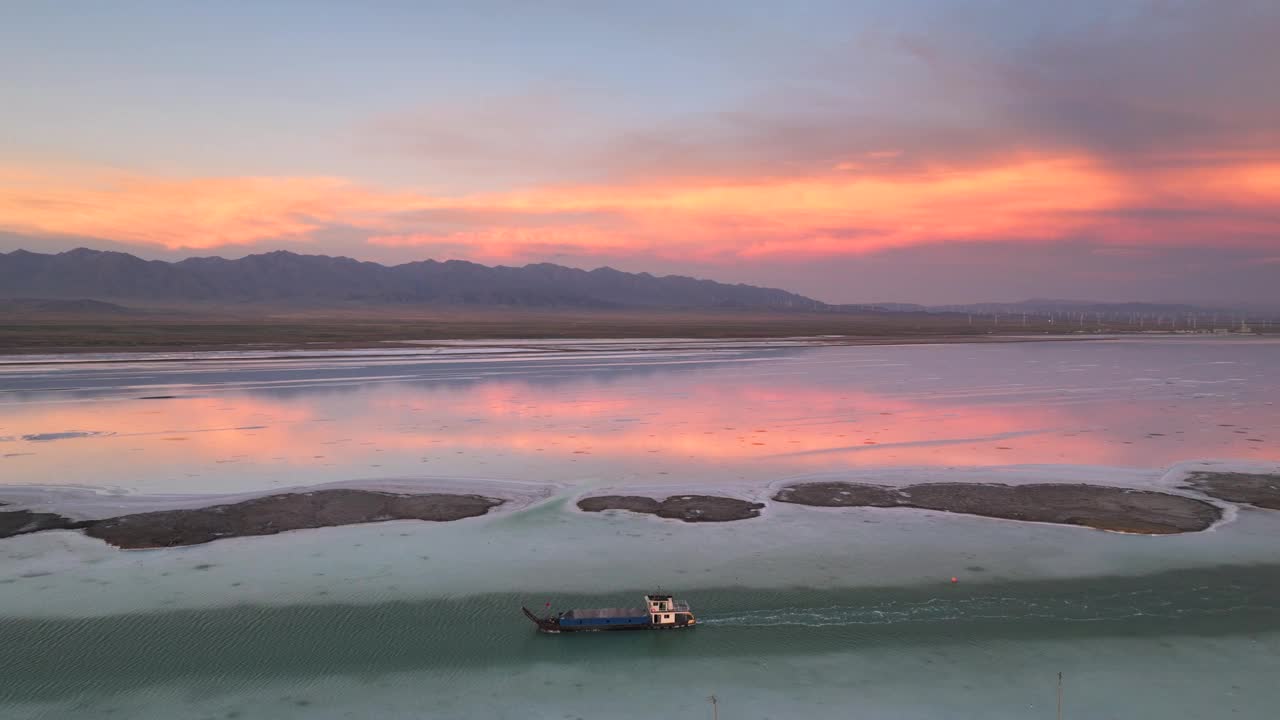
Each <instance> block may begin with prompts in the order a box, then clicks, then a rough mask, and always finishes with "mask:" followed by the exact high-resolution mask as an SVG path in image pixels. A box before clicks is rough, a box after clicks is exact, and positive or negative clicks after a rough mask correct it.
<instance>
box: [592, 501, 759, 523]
mask: <svg viewBox="0 0 1280 720" xmlns="http://www.w3.org/2000/svg"><path fill="white" fill-rule="evenodd" d="M578 508H579V509H581V510H585V511H586V512H602V511H604V510H630V511H631V512H636V513H646V514H649V515H657V516H658V517H662V518H669V519H672V520H683V521H685V522H728V521H730V520H747V519H749V518H753V517H759V516H760V511H761V510H763V509H764V503H757V502H750V501H747V500H739V499H737V498H728V497H718V496H715V495H673V496H671V497H669V498H667V499H666V500H655V499H654V498H651V497H642V496H639V495H597V496H595V497H588V498H583V499H581V500H579V501H578Z"/></svg>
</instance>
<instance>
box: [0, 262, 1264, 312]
mask: <svg viewBox="0 0 1280 720" xmlns="http://www.w3.org/2000/svg"><path fill="white" fill-rule="evenodd" d="M72 301H75V302H72ZM94 301H100V302H98V304H96V305H95V304H92V303H93V302H94ZM102 302H108V303H109V302H125V303H130V304H143V305H176V304H188V303H218V304H254V303H266V304H282V305H295V306H327V305H334V304H360V303H362V304H367V305H467V306H507V307H562V308H583V309H589V308H601V309H608V308H613V309H627V308H637V309H639V308H650V309H690V310H716V309H743V310H769V311H821V312H839V313H857V314H864V315H865V314H899V313H973V314H1021V313H1028V314H1033V315H1054V314H1066V315H1071V316H1078V315H1080V314H1087V315H1089V316H1094V315H1106V316H1112V317H1137V316H1149V317H1155V316H1182V317H1185V316H1186V315H1188V314H1196V313H1223V312H1225V313H1247V314H1253V313H1258V314H1261V315H1263V316H1268V317H1280V308H1260V307H1248V308H1246V307H1234V308H1233V307H1203V306H1196V305H1189V304H1172V303H1141V302H1096V301H1087V300H1052V299H1035V300H1024V301H1021V302H1012V303H975V304H968V305H932V306H927V305H915V304H909V303H879V304H859V305H832V304H827V303H823V302H821V301H818V300H814V299H812V298H808V297H805V296H803V295H799V294H796V293H793V292H788V291H786V290H779V289H776V288H766V287H757V286H754V285H744V284H727V283H720V282H714V281H712V280H700V279H697V278H691V277H685V276H680V275H665V276H656V275H651V274H649V273H643V272H642V273H628V272H622V271H620V270H614V269H613V268H608V267H603V268H598V269H595V270H580V269H577V268H570V267H564V266H562V265H553V264H550V263H538V264H534V265H525V266H523V267H506V266H495V267H490V266H487V265H480V264H477V263H472V262H466V261H462V260H449V261H445V262H438V261H435V260H422V261H417V262H410V263H404V264H401V265H391V266H388V265H381V264H378V263H374V262H364V261H359V260H353V259H351V258H348V257H330V256H327V255H300V254H297V253H292V252H288V251H283V250H280V251H275V252H268V253H262V254H257V255H248V256H246V257H243V258H239V259H235V260H228V259H225V258H220V257H193V258H187V259H186V260H180V261H178V262H165V261H162V260H143V259H141V258H138V257H136V256H134V255H130V254H128V253H122V252H104V251H99V250H90V249H87V248H78V249H76V250H69V251H67V252H63V253H57V254H45V253H35V252H30V251H27V250H15V251H13V252H9V253H0V310H5V309H7V310H10V311H12V310H15V309H21V310H25V311H28V312H30V311H37V312H63V313H72V312H76V311H83V312H95V313H99V314H100V313H104V312H111V313H119V312H122V311H127V310H128V308H122V307H118V306H114V305H103V304H102ZM50 303H55V304H50ZM76 303H79V304H76Z"/></svg>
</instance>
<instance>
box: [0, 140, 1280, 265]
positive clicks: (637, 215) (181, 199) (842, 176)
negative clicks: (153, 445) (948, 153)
mask: <svg viewBox="0 0 1280 720" xmlns="http://www.w3.org/2000/svg"><path fill="white" fill-rule="evenodd" d="M886 152H887V151H886ZM873 155H874V156H876V157H879V156H880V155H882V153H875V154H873ZM838 167H839V168H840V169H839V170H836V171H821V172H816V173H812V174H809V175H806V176H800V177H791V178H763V179H752V178H722V179H715V178H710V179H708V178H700V179H680V180H675V181H669V182H659V181H652V182H647V183H643V184H626V185H611V184H598V185H586V186H576V187H542V188H533V189H526V190H518V191H506V192H495V193H484V194H475V195H468V196H462V197H447V196H440V195H435V194H430V193H424V192H413V191H400V192H388V191H382V190H376V189H372V188H367V187H360V186H356V185H354V184H352V183H349V182H346V181H343V180H341V179H338V178H324V177H318V178H308V177H302V178H187V179H182V178H178V179H173V178H144V177H138V176H132V175H124V174H120V173H105V172H99V171H79V172H76V173H64V174H61V175H51V174H48V173H39V172H34V171H23V170H13V169H10V170H0V229H3V230H7V231H10V232H15V233H21V234H28V235H46V236H48V235H63V236H81V237H95V238H104V239H111V240H117V241H122V242H126V243H134V244H140V245H152V246H161V247H166V248H171V249H173V248H216V247H222V246H231V245H251V244H254V243H259V242H264V241H269V240H279V239H284V238H291V239H297V240H306V239H308V238H310V237H312V236H313V235H314V234H315V233H316V232H317V231H320V230H322V229H324V228H327V227H333V226H346V227H351V228H356V229H357V230H361V231H364V232H366V233H368V235H369V237H368V242H369V243H371V244H375V245H380V246H385V247H409V246H420V247H423V248H427V249H429V250H432V251H435V252H441V251H445V252H448V253H449V254H453V255H457V256H462V257H475V258H496V259H509V258H510V259H514V258H521V257H523V258H536V257H539V256H546V255H547V254H548V253H570V254H587V255H590V254H607V255H615V256H618V255H648V256H660V257H665V258H671V259H680V258H688V259H697V260H702V261H715V260H732V259H739V258H760V257H778V258H795V257H821V256H829V255H844V254H857V253H867V252H875V251H879V250H884V249H888V248H896V247H904V246H909V245H915V244H924V243H938V242H983V241H1024V242H1025V241H1030V242H1036V241H1053V240H1058V239H1063V238H1073V239H1087V240H1092V241H1094V242H1096V243H1100V244H1127V245H1133V244H1144V245H1145V244H1151V245H1186V244H1205V243H1212V244H1214V245H1219V246H1221V245H1236V246H1242V247H1255V246H1257V245H1258V244H1259V243H1261V242H1263V240H1262V239H1261V238H1264V237H1266V236H1268V235H1271V236H1273V235H1274V233H1275V231H1276V227H1275V225H1276V219H1275V214H1274V210H1275V208H1276V207H1278V206H1280V161H1275V160H1273V161H1257V160H1253V161H1251V160H1248V159H1243V158H1238V157H1220V158H1215V157H1213V156H1203V157H1197V158H1195V161H1194V162H1190V163H1187V162H1171V163H1169V164H1168V165H1167V166H1164V167H1161V166H1159V165H1155V166H1151V167H1147V168H1145V169H1141V170H1132V169H1130V170H1122V169H1117V168H1115V167H1113V166H1111V165H1108V164H1106V163H1103V162H1101V161H1099V160H1097V159H1096V158H1094V157H1092V156H1090V155H1086V154H1035V153H1028V154H1024V155H1021V156H1015V157H1005V158H1002V159H1000V160H998V161H990V162H988V164H986V165H975V166H938V167H933V168H926V169H923V170H918V171H915V172H903V171H901V170H896V171H884V172H878V171H876V170H875V169H874V168H875V166H874V165H872V166H869V167H871V168H872V169H870V170H868V169H866V168H863V167H861V166H856V165H854V164H842V165H841V166H838ZM1197 208H1203V209H1206V210H1204V211H1200V212H1193V211H1196V209H1197ZM432 213H437V214H440V213H448V214H449V220H448V221H447V222H441V221H440V220H439V218H438V217H433V216H432V215H431V214H432ZM1175 216H1176V217H1175Z"/></svg>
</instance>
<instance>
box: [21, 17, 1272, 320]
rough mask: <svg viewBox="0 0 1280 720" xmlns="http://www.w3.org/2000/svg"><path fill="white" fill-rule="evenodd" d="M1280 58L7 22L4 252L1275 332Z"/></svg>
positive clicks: (634, 29)
mask: <svg viewBox="0 0 1280 720" xmlns="http://www.w3.org/2000/svg"><path fill="white" fill-rule="evenodd" d="M1277 38H1280V3H1277V2H1275V0H1259V1H1256V2H1255V1H1253V0H1231V1H1230V2H1210V1H1208V0H1205V1H1204V2H1178V1H1176V0H1169V1H1165V2H1154V1H1151V2H1128V1H1125V0H1101V1H1097V2H1094V1H1089V0H1084V1H1080V2H1072V3H1048V2H1029V1H1026V0H1006V1H1004V2H995V1H987V2H981V1H975V2H944V1H943V0H896V1H895V2H857V1H855V0H843V1H838V2H804V1H800V0H796V1H792V2H787V3H783V2H769V3H754V2H747V1H746V0H743V1H740V2H724V3H690V2H665V1H650V2H643V3H615V2H514V1H513V2H484V1H477V2H467V3H444V2H440V3H434V2H425V1H419V2H411V1H408V0H405V1H403V2H369V3H352V2H347V3H338V2H333V3H330V2H324V1H322V0H310V1H308V2H284V1H281V0H273V1H259V2H237V1H227V2H218V3H195V2H181V1H176V0H167V1H164V2H138V1H132V0H121V1H120V2H111V3H107V2H96V1H85V2H79V1H74V0H62V1H61V2H42V1H36V0H32V1H27V0H11V1H10V2H6V3H5V10H4V12H3V19H2V20H0V68H3V72H0V251H7V250H12V249H17V248H26V249H29V250H34V251H43V252H55V251H62V250H67V249H70V248H73V247H77V246H86V247H92V248H98V249H112V250H123V251H127V252H131V253H134V254H137V255H139V256H142V257H148V258H163V259H177V258H182V257H188V256H192V255H222V256H226V257H239V256H242V255H245V254H249V253H255V252H264V251H269V250H278V249H288V250H293V251H295V252H302V253H323V254H331V255H347V256H351V257H356V258H360V259H368V260H377V261H380V262H388V263H393V262H404V261H409V260H417V259H423V258H436V259H450V258H460V259H468V260H474V261H477V262H483V263H486V264H506V265H513V264H524V263H529V262H544V261H548V262H556V263H561V264H565V265H572V266H577V267H586V268H592V267H598V266H602V265H609V266H612V267H616V268H619V269H623V270H630V271H649V272H654V273H680V274H691V275H698V276H704V277H711V278H714V279H717V280H726V281H741V282H751V283H757V284H766V285H772V286H777V287H784V288H786V289H789V290H794V291H797V292H801V293H804V294H807V295H810V296H812V297H816V298H818V299H821V300H826V301H831V302H872V301H900V302H926V303H943V302H971V301H987V300H1018V299H1024V298H1027V297H1071V298H1092V299H1101V300H1151V301H1192V302H1202V303H1248V304H1257V305H1274V306H1280V41H1278V40H1277ZM0 294H2V293H0Z"/></svg>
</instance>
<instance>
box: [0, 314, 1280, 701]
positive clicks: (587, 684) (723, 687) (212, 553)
mask: <svg viewBox="0 0 1280 720" xmlns="http://www.w3.org/2000/svg"><path fill="white" fill-rule="evenodd" d="M467 352H470V351H467ZM100 359H104V360H111V361H112V362H107V363H101V364H96V365H95V364H89V365H80V364H74V363H72V364H58V363H52V362H50V363H46V364H36V365H21V364H8V365H6V364H5V362H0V455H3V457H0V502H12V503H16V504H25V505H27V506H30V507H37V508H41V509H63V510H66V511H67V512H72V513H74V512H89V513H93V512H97V513H112V512H126V511H130V509H140V508H141V509H145V508H149V507H160V506H167V505H170V504H174V503H178V504H181V503H199V502H207V496H209V495H217V494H222V493H243V492H262V491H270V490H275V489H278V488H282V487H296V486H306V485H314V484H318V483H328V482H342V483H350V482H360V483H367V482H373V483H382V484H387V483H391V484H392V486H394V487H397V488H406V489H409V490H413V489H417V488H424V489H425V488H434V487H444V488H447V489H451V490H456V489H459V488H463V489H469V490H474V491H477V492H485V493H492V494H497V495H499V496H502V497H506V498H508V499H509V500H510V502H509V504H508V505H507V506H504V507H503V508H502V509H500V510H499V511H498V512H496V513H494V514H492V515H491V516H487V517H484V518H477V519H471V520H466V521H461V522H456V523H441V524H433V523H418V522H391V523H381V524H374V525H367V526H358V527H345V528H327V529H322V530H315V531H302V532H293V533H285V534H282V535H278V536H272V537H263V538H244V539H235V540H223V541H218V542H214V543H211V544H208V545H204V546H198V547H191V548H185V549H176V550H156V551H140V552H123V551H119V550H115V549H113V548H110V547H108V546H105V545H103V544H102V543H99V542H97V541H94V540H92V539H89V538H85V537H84V536H82V535H80V534H78V533H74V532H51V533H42V534H38V535H30V536H25V537H20V538H10V539H7V540H0V718H2V719H3V720H9V719H10V718H15V719H27V718H30V719H33V720H34V719H36V718H40V719H42V720H43V719H50V718H57V719H61V718H67V719H68V720H70V719H72V718H75V719H76V720H83V719H84V718H141V719H144V720H150V719H152V718H154V719H156V720H159V719H166V720H167V719H170V718H194V719H196V720H204V719H206V718H209V719H213V718H217V719H225V720H235V719H237V718H243V719H248V718H298V719H303V718H307V719H310V718H321V719H327V718H440V719H453V718H460V719H471V718H476V719H477V720H478V719H480V718H512V719H513V720H514V719H517V718H519V719H525V718H547V719H552V720H575V719H578V718H581V719H583V720H586V719H589V718H646V719H649V718H654V717H669V718H709V717H711V712H712V710H711V706H710V704H709V702H708V701H707V698H708V696H710V695H712V694H714V695H716V697H717V698H718V701H719V705H718V709H719V713H720V717H721V718H724V719H725V720H730V719H733V718H756V719H760V718H772V719H774V720H782V719H788V718H801V717H803V718H833V719H834V718H859V719H876V720H879V719H884V720H900V719H908V720H917V719H918V720H942V719H947V720H950V719H952V718H973V719H974V720H977V719H978V718H983V719H986V718H996V719H1003V718H1009V719H1010V720H1012V719H1013V718H1053V717H1055V714H1056V708H1055V693H1056V682H1057V673H1059V672H1062V673H1064V678H1065V705H1064V717H1066V718H1124V719H1125V720H1133V719H1138V720H1142V719H1144V718H1151V719H1155V718H1159V719H1160V720H1166V719H1168V718H1205V719H1209V718H1213V719H1215V720H1216V719H1217V718H1222V717H1232V718H1246V719H1249V720H1252V719H1258V720H1261V719H1262V718H1268V719H1269V718H1273V717H1276V714H1277V712H1276V708H1277V707H1280V683H1277V682H1276V678H1278V677H1280V564H1277V563H1280V551H1277V548H1278V547H1280V545H1278V544H1277V539H1280V513H1277V512H1273V511H1263V510H1256V509H1248V508H1245V509H1237V508H1228V514H1227V520H1226V522H1225V523H1224V524H1222V525H1221V526H1220V527H1217V528H1215V529H1213V530H1212V531H1209V532H1205V533H1196V534H1187V535H1181V536H1170V537H1158V538H1154V537H1141V536H1129V535H1118V534H1111V533H1102V532H1095V531H1090V530H1085V529H1081V528H1074V527H1059V526H1051V525H1040V524H1030V523H1017V522H1005V521H994V520H989V519H984V518H975V517H967V516H957V515H949V514H946V513H936V512H926V511H914V510H903V509H869V508H861V509H819V508H806V507H801V506H795V505H784V504H773V503H770V504H768V506H767V507H766V508H765V510H764V513H763V516H762V517H761V518H759V519H756V520H750V521H744V522H735V523H726V524H720V525H690V524H684V523H678V522H674V521H663V520H659V519H656V518H652V517H646V516H637V515H632V514H627V513H604V514H600V515H586V514H583V513H579V512H577V511H576V510H575V509H574V504H573V501H574V500H575V499H576V498H577V497H579V496H580V495H582V494H584V493H593V492H612V491H624V492H626V491H636V492H648V493H656V494H663V493H668V492H687V491H691V490H704V491H711V492H718V493H723V494H730V495H735V496H739V497H746V498H751V499H756V500H761V501H765V502H768V498H769V495H770V493H771V489H772V488H774V487H776V486H777V485H778V484H779V483H782V482H788V481H791V480H795V479H797V478H847V479H854V480H861V481H873V482H883V483H888V484H903V483H911V482H920V481H930V480H949V481H960V482H987V481H991V480H1001V481H1006V482H1044V481H1069V482H1079V481H1087V482H1100V483H1115V484H1121V485H1126V486H1136V487H1147V488H1158V489H1165V490H1174V491H1176V488H1177V485H1178V484H1179V482H1180V479H1181V477H1182V476H1183V474H1185V472H1186V471H1188V470H1193V469H1198V468H1205V467H1210V468H1227V467H1244V468H1257V469H1260V470H1267V469H1274V468H1275V467H1276V465H1277V462H1278V461H1280V454H1277V453H1278V452H1280V451H1278V450H1277V446H1276V445H1275V444H1274V442H1272V440H1273V439H1274V438H1272V437H1271V435H1272V434H1273V433H1274V431H1275V417H1276V405H1277V403H1280V384H1278V383H1277V382H1276V380H1277V378H1276V376H1275V372H1274V369H1275V368H1276V367H1280V343H1276V342H1269V341H1258V342H1251V341H1236V340H1232V339H1227V340H1216V339H1211V340H1205V339H1188V340H1186V341H1185V342H1184V341H1182V340H1179V339H1175V340H1170V339H1161V340H1151V341H1144V340H1122V341H1106V342H1087V343H1035V344H1025V345H983V346H965V345H951V346H933V347H868V348H856V347H819V348H786V347H771V348H761V347H755V346H750V345H745V346H734V347H719V348H714V349H713V348H704V349H698V348H687V347H686V348H681V349H678V350H672V349H670V348H668V349H652V348H651V349H648V350H635V351H626V352H596V351H591V352H545V353H542V354H539V355H536V356H531V355H527V354H521V353H513V354H511V355H504V356H502V357H487V356H483V355H482V354H481V355H468V354H467V353H466V352H462V353H461V354H460V355H449V356H446V357H443V359H442V358H441V357H435V356H432V355H423V356H421V357H419V356H412V355H403V354H402V355H397V356H394V357H387V358H378V357H373V356H364V355H361V354H359V353H343V354H334V355H331V356H329V355H323V354H321V356H319V357H313V358H307V359H292V360H268V359H264V358H260V357H249V356H246V357H244V358H237V357H236V356H234V355H232V356H226V355H220V356H217V357H216V358H212V357H211V358H203V357H200V356H194V357H184V358H157V359H156V361H154V362H153V361H151V360H148V359H146V358H138V357H130V358H100ZM157 396H162V397H164V398H165V399H159V400H156V399H143V398H154V397H157ZM202 498H205V499H203V500H202ZM952 576H957V577H958V579H959V582H958V583H954V584H953V583H951V582H949V580H950V578H951V577H952ZM657 585H662V586H664V587H665V588H666V589H668V590H671V591H673V592H675V593H676V594H677V596H678V597H680V598H681V599H684V600H688V601H689V602H690V603H691V604H692V605H693V607H694V609H695V611H696V612H697V613H698V616H699V620H700V625H699V627H697V628H695V629H693V630H689V631H681V632H673V633H620V634H619V633H608V634H589V635H563V636H545V635H539V634H537V633H536V632H535V631H534V628H533V626H532V625H531V624H530V623H529V622H528V621H527V620H525V619H524V618H523V617H522V616H521V615H520V613H519V607H520V605H522V604H523V605H528V606H530V607H531V608H535V609H536V608H542V607H543V606H544V604H545V603H547V602H551V603H552V606H553V607H554V608H557V609H567V608H569V607H573V606H615V605H632V604H634V603H635V602H636V601H637V600H638V596H639V595H640V594H641V593H643V592H644V591H646V590H649V589H652V588H653V587H654V586H657Z"/></svg>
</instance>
